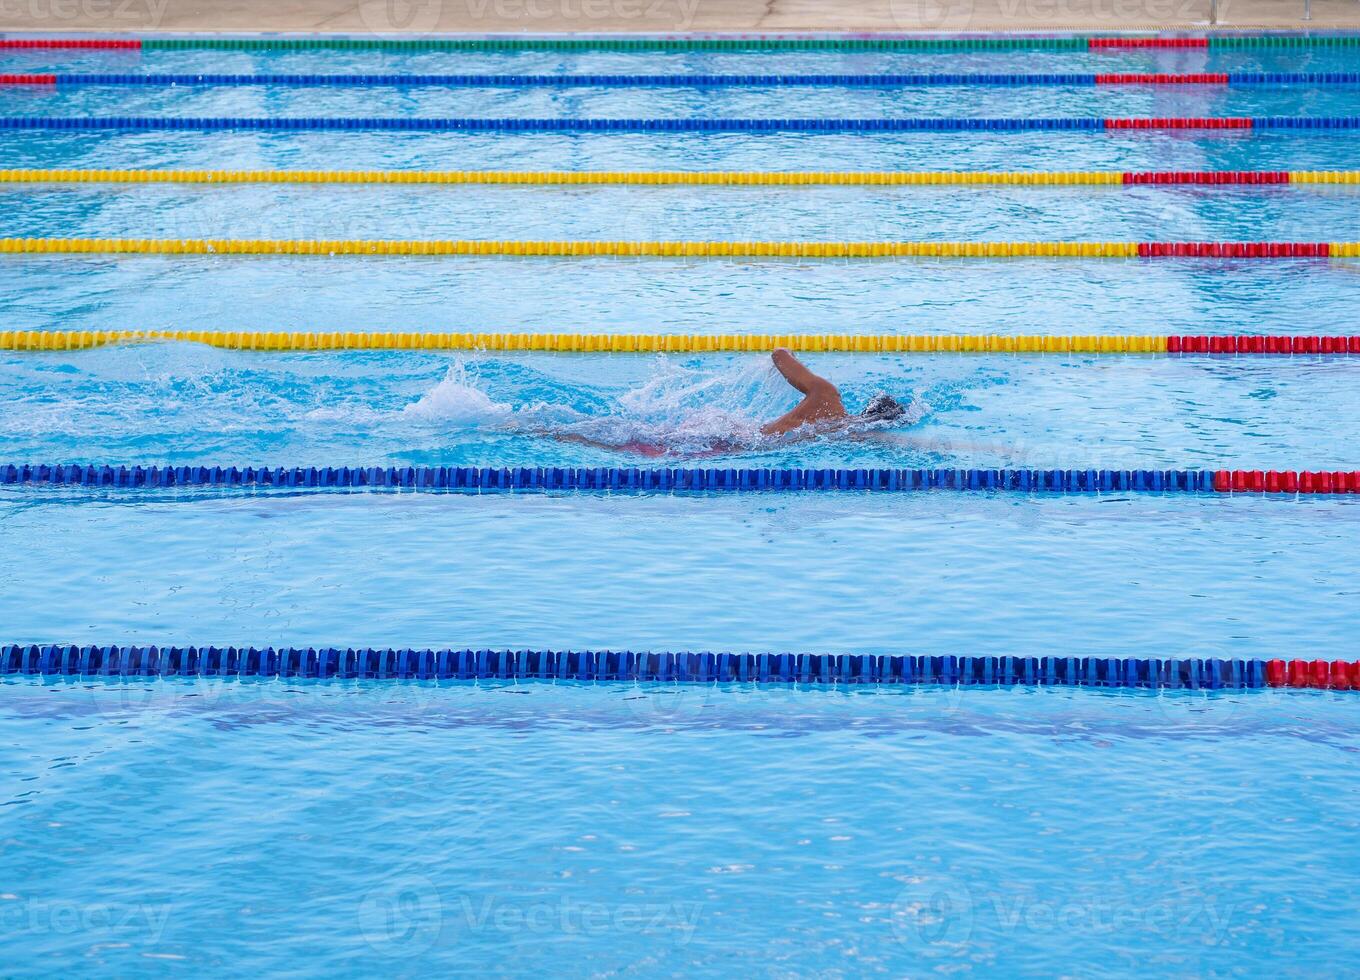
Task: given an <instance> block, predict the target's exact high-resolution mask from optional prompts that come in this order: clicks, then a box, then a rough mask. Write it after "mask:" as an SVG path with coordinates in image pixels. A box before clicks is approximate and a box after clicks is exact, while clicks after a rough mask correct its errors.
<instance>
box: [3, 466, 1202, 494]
mask: <svg viewBox="0 0 1360 980" xmlns="http://www.w3.org/2000/svg"><path fill="white" fill-rule="evenodd" d="M1221 482H1222V481H1220V483H1221ZM25 484H26V485H35V486H72V487H76V486H78V487H109V488H120V489H155V488H172V487H185V488H192V487H214V488H222V489H231V488H260V489H264V488H279V489H307V490H325V489H335V490H418V491H460V490H462V491H480V492H491V491H543V490H580V491H616V492H637V493H685V492H705V493H707V492H781V491H783V492H789V491H817V490H823V491H831V490H840V491H861V492H862V491H872V492H879V493H882V492H887V493H893V492H905V491H915V490H981V491H986V490H1015V491H1031V492H1044V491H1049V492H1059V493H1098V492H1121V491H1129V492H1149V493H1210V492H1214V491H1215V490H1216V489H1220V490H1221V487H1216V485H1215V474H1214V471H1212V470H1100V469H1079V470H1075V469H1074V470H1018V469H910V470H909V469H731V468H707V469H695V468H689V467H657V468H645V469H644V468H640V467H632V466H591V467H563V466H539V467H526V466H521V467H486V466H484V467H476V466H385V467H384V466H367V467H363V466H321V467H317V466H311V467H301V466H295V467H283V466H277V467H270V466H245V467H239V466H229V467H228V466H94V465H81V464H37V465H30V464H24V465H15V464H8V465H0V485H25Z"/></svg>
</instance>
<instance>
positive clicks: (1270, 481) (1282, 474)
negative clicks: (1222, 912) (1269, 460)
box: [1214, 470, 1360, 493]
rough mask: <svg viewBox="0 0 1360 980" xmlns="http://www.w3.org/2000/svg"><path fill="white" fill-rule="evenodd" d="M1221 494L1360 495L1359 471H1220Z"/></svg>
mask: <svg viewBox="0 0 1360 980" xmlns="http://www.w3.org/2000/svg"><path fill="white" fill-rule="evenodd" d="M1214 490H1216V491H1217V492H1218V493H1360V471H1357V470H1316V471H1314V470H1303V471H1300V472H1297V473H1296V472H1294V471H1293V470H1217V471H1215V473H1214Z"/></svg>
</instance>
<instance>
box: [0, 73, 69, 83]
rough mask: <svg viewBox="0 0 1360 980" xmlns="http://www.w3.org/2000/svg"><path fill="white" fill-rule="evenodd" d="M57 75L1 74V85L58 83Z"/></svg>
mask: <svg viewBox="0 0 1360 980" xmlns="http://www.w3.org/2000/svg"><path fill="white" fill-rule="evenodd" d="M56 84H57V76H56V75H0V85H56Z"/></svg>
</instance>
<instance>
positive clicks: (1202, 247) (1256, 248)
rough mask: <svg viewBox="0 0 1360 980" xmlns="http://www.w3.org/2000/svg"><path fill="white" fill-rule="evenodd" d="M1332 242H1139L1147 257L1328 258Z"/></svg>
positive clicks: (1140, 251)
mask: <svg viewBox="0 0 1360 980" xmlns="http://www.w3.org/2000/svg"><path fill="white" fill-rule="evenodd" d="M1330 253H1331V245H1330V243H1328V242H1139V243H1138V257H1139V258H1144V259H1164V258H1175V259H1325V258H1327V257H1328V256H1329V255H1330Z"/></svg>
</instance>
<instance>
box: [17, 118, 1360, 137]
mask: <svg viewBox="0 0 1360 980" xmlns="http://www.w3.org/2000/svg"><path fill="white" fill-rule="evenodd" d="M1357 128H1360V116H1259V117H1250V116H1209V117H1158V118H1122V119H1121V118H1098V117H1075V116H1072V117H1058V118H1050V119H1038V118H1017V119H974V118H966V117H947V116H941V117H936V118H884V119H730V118H711V119H702V118H677V119H572V118H561V119H529V118H522V119H479V118H473V117H459V118H434V117H424V118H422V117H417V116H403V117H400V118H390V117H379V116H375V117H362V116H350V117H338V116H328V117H316V118H275V117H268V118H266V117H235V118H232V117H191V116H184V117H179V116H4V117H0V130H21V131H48V130H56V131H59V132H67V131H71V132H102V131H123V132H161V131H189V132H205V131H217V130H247V131H264V132H288V133H292V132H307V131H316V132H336V131H350V130H353V131H357V132H417V133H430V132H460V133H505V132H515V133H907V132H962V131H969V132H974V131H985V132H1029V131H1035V130H1042V131H1054V132H1057V131H1073V130H1076V131H1095V132H1102V131H1110V130H1121V131H1122V130H1168V129H1170V130H1185V129H1194V130H1198V129H1214V130H1218V129H1224V130H1254V129H1272V130H1274V129H1280V130H1352V129H1357Z"/></svg>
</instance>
